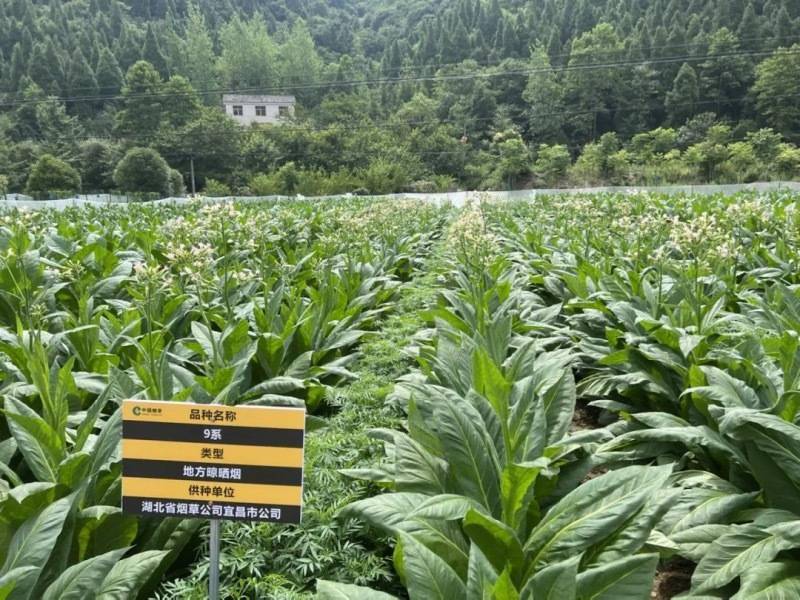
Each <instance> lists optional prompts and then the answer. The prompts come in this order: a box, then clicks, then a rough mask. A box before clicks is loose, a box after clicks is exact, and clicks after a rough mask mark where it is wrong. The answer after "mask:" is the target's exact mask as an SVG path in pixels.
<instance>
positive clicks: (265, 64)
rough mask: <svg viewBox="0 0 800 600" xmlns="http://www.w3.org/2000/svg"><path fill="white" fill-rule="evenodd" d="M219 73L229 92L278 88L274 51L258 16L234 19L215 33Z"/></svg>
mask: <svg viewBox="0 0 800 600" xmlns="http://www.w3.org/2000/svg"><path fill="white" fill-rule="evenodd" d="M219 39H220V45H221V46H222V55H221V56H220V59H219V70H220V73H221V74H222V78H223V80H224V83H225V85H226V86H228V87H231V88H236V89H238V88H259V87H261V88H269V87H271V86H275V85H276V84H278V83H279V82H278V69H277V58H278V50H277V47H276V45H275V43H274V42H273V41H272V39H271V38H270V36H269V33H268V32H267V25H266V23H265V22H264V19H263V18H262V17H260V16H254V17H253V18H252V19H250V20H249V21H244V20H242V19H241V18H240V17H238V16H235V17H234V18H233V19H231V20H230V21H229V22H228V23H227V24H226V25H224V26H223V27H222V29H221V30H220V33H219Z"/></svg>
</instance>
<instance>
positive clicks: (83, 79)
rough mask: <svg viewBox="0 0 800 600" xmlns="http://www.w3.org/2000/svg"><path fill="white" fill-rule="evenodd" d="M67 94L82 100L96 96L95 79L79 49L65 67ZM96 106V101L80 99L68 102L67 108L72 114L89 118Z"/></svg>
mask: <svg viewBox="0 0 800 600" xmlns="http://www.w3.org/2000/svg"><path fill="white" fill-rule="evenodd" d="M67 93H68V94H69V95H70V96H73V97H83V98H87V97H89V98H91V97H93V96H96V95H97V79H96V78H95V76H94V72H93V71H92V67H90V66H89V61H87V60H86V56H84V54H83V52H81V49H80V48H77V49H76V50H75V52H74V53H73V55H72V58H71V59H70V61H69V64H68V66H67ZM96 106H97V102H96V101H88V100H85V99H82V100H78V101H74V102H70V104H69V105H68V108H69V109H70V112H72V113H73V114H79V115H81V116H82V117H90V116H91V115H92V114H93V113H94V111H95V108H96Z"/></svg>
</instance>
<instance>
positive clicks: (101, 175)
mask: <svg viewBox="0 0 800 600" xmlns="http://www.w3.org/2000/svg"><path fill="white" fill-rule="evenodd" d="M115 162H116V161H115V151H114V148H113V147H112V146H111V145H110V144H109V143H108V142H104V141H101V140H87V141H85V142H82V143H81V144H80V146H79V147H78V164H79V165H80V173H81V180H82V182H83V189H85V190H86V191H89V192H99V191H106V190H110V189H112V188H113V187H114V177H113V175H114V164H115Z"/></svg>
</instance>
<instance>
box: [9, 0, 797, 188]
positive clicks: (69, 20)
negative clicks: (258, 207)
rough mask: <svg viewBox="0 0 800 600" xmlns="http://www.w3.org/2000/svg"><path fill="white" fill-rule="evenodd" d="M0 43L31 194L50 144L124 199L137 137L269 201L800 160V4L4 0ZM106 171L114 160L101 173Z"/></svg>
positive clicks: (758, 171) (756, 168)
mask: <svg viewBox="0 0 800 600" xmlns="http://www.w3.org/2000/svg"><path fill="white" fill-rule="evenodd" d="M0 31H2V32H4V33H3V36H2V37H0V91H1V92H2V101H1V102H0V104H1V105H2V116H0V144H1V147H0V176H5V177H6V178H7V179H8V182H7V186H6V187H8V188H10V189H11V190H22V189H24V188H25V187H26V185H27V184H28V178H29V175H30V168H31V166H32V164H33V163H35V161H36V160H37V159H38V158H40V157H41V156H42V155H44V154H52V155H54V156H56V157H58V158H60V159H63V160H65V161H66V162H67V163H68V164H69V165H71V166H72V167H74V168H76V169H77V170H78V171H79V172H80V175H81V176H82V182H81V183H82V187H83V188H84V189H87V190H88V189H92V190H99V189H110V188H112V187H115V182H114V181H113V178H112V176H111V175H112V171H113V167H114V165H115V164H116V162H117V161H118V159H119V157H120V156H121V155H122V154H124V152H125V151H126V150H127V149H128V148H130V147H132V146H150V147H153V148H155V149H156V150H158V151H159V152H160V153H161V154H162V155H163V156H164V158H165V159H166V160H167V162H169V163H170V165H171V166H173V167H175V168H177V169H178V170H179V171H180V172H181V173H182V174H184V176H186V175H187V173H188V161H189V158H194V159H195V161H197V163H198V177H199V179H200V181H201V183H202V182H203V181H205V180H207V179H209V178H214V179H215V180H216V181H217V182H218V183H219V185H218V186H217V189H220V190H225V189H227V188H234V189H239V190H245V189H249V190H251V191H256V192H266V191H270V190H275V191H284V192H293V191H295V188H297V185H294V184H293V183H292V182H295V181H296V182H309V181H311V180H314V181H315V183H313V184H308V186H309V189H308V190H307V191H311V192H314V191H344V190H346V189H348V188H354V187H363V188H365V189H367V191H387V190H393V189H400V188H404V187H408V186H409V185H411V184H412V183H413V182H418V184H419V185H421V186H422V187H424V185H423V184H424V183H425V182H427V184H428V185H432V186H436V187H450V186H454V185H462V186H464V185H466V186H476V187H477V186H482V187H505V186H508V185H511V186H513V185H517V184H519V183H521V182H529V181H531V179H534V180H535V182H545V183H557V182H560V181H564V180H565V179H566V178H572V179H580V180H586V181H591V180H597V181H600V180H605V181H613V182H628V181H634V180H641V181H648V182H649V181H666V180H674V181H689V180H700V179H709V180H740V179H752V178H757V177H774V176H789V177H791V176H794V174H795V173H796V169H797V168H798V165H800V158H799V157H798V154H797V151H796V150H795V149H794V147H793V146H789V145H787V144H786V142H796V141H797V140H798V137H799V136H800V133H799V132H800V112H799V111H798V110H797V108H796V105H797V100H798V90H797V84H796V82H797V81H798V79H800V56H798V55H799V54H800V47H797V46H794V44H795V43H796V42H797V41H800V34H799V33H798V31H800V4H798V3H797V2H790V1H789V0H766V1H762V0H714V1H708V0H703V1H701V0H669V1H667V0H655V1H652V2H650V1H644V0H600V1H590V0H580V1H577V2H572V1H567V0H533V1H528V2H522V1H519V0H503V1H500V0H488V1H487V0H451V1H446V2H434V1H431V0H403V1H397V2H392V1H388V0H387V1H384V0H382V1H371V0H337V1H335V2H327V1H323V0H316V1H311V0H308V1H302V0H277V1H269V2H267V1H261V0H223V1H216V0H196V1H189V0H146V1H139V0H127V1H125V2H121V1H118V0H72V1H69V2H61V1H57V0H51V1H49V2H39V1H33V0H0ZM779 48H783V49H785V50H783V51H780V52H779V53H778V54H777V55H775V56H773V53H774V52H775V51H776V50H778V49H779ZM141 60H144V61H147V62H148V63H150V65H151V66H152V69H146V68H145V66H144V65H142V64H140V65H138V67H136V68H133V67H134V65H136V63H137V62H138V61H141ZM126 76H127V81H126ZM240 90H247V91H263V92H269V93H273V92H274V93H278V92H285V93H292V94H295V95H296V96H297V97H298V100H299V102H300V104H301V110H300V111H299V116H298V119H297V121H298V122H297V123H294V124H292V125H290V126H284V127H283V129H282V130H280V131H279V130H278V128H272V130H261V131H239V130H238V129H237V128H236V127H235V126H233V124H232V123H229V122H226V119H224V118H222V117H221V116H220V115H219V114H218V113H219V109H218V106H219V101H220V97H221V94H222V92H225V91H240ZM766 127H769V128H771V129H772V131H764V130H763V128H766ZM643 132H652V133H649V134H648V135H647V136H646V137H645V138H642V137H641V136H640V137H639V138H638V141H635V142H634V143H631V140H634V139H635V136H636V135H637V134H641V133H643ZM609 133H613V135H610V136H608V135H607V136H605V137H603V136H604V134H609ZM779 136H781V137H779ZM764 140H767V141H764ZM593 142H596V144H593V145H591V146H590V147H589V150H590V153H589V158H588V159H586V160H584V161H583V162H584V164H582V165H581V164H576V165H571V163H572V161H573V160H574V159H575V158H576V157H578V156H579V155H581V154H586V153H585V152H583V148H584V146H585V145H586V144H591V143H593ZM701 143H705V144H706V145H707V147H705V149H704V148H703V147H697V148H694V151H693V152H692V153H690V154H688V155H686V152H688V151H689V150H690V149H692V148H693V147H695V146H697V145H698V144H701ZM737 144H739V145H738V146H737ZM741 144H747V145H749V146H748V147H744V146H742V145H741ZM543 145H544V146H543ZM643 147H646V150H643ZM209 148H211V150H209ZM715 148H717V150H718V151H716V152H715V151H714V150H715ZM719 148H721V150H719ZM209 151H211V154H209ZM592 152H594V154H595V155H598V156H593V155H592ZM620 153H622V154H620ZM670 153H672V154H670ZM675 153H677V154H675ZM698 153H699V154H701V155H698ZM600 154H602V157H599V155H600ZM653 154H658V155H660V156H661V158H664V157H667V158H666V160H658V161H655V162H653V161H652V160H651V159H652V158H653V157H652V155H653ZM611 157H615V158H614V159H611ZM778 157H780V160H778ZM98 159H100V162H101V163H103V164H105V170H103V169H99V170H98V168H95V169H94V170H93V171H92V172H88V171H87V169H86V166H87V165H93V166H95V167H97V165H98ZM731 160H733V162H732V163H731V162H730V161H731ZM587 161H588V162H587ZM578 162H580V161H578ZM537 165H538V166H537ZM664 165H667V167H665V166H664ZM768 167H769V169H771V170H769V169H768ZM281 168H286V169H288V173H287V172H284V173H283V174H282V175H279V174H278V173H279V171H280V170H281ZM659 168H660V169H662V170H663V169H666V170H665V171H663V172H661V171H659ZM332 174H334V175H336V177H331V175H332ZM254 180H255V181H254ZM323 180H324V181H323ZM287 182H288V183H287ZM54 183H57V182H54ZM215 185H216V183H215Z"/></svg>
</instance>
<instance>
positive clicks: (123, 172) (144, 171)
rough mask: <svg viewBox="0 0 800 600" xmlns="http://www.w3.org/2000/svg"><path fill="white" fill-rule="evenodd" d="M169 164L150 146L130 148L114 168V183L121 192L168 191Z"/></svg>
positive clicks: (162, 192) (163, 192)
mask: <svg viewBox="0 0 800 600" xmlns="http://www.w3.org/2000/svg"><path fill="white" fill-rule="evenodd" d="M169 170H170V169H169V165H167V162H166V161H165V160H164V159H163V158H161V155H160V154H159V153H158V152H156V151H155V150H151V149H150V148H131V149H130V150H128V152H127V153H126V154H125V156H124V157H123V159H122V160H121V161H119V164H117V168H116V169H115V170H114V183H116V184H117V187H118V188H119V189H120V190H122V191H123V192H154V193H161V194H165V193H169V191H170V173H169Z"/></svg>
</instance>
